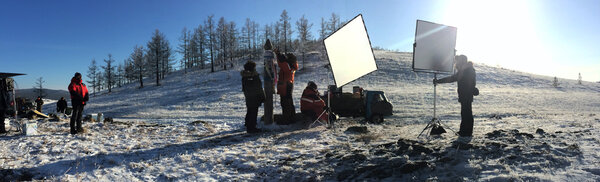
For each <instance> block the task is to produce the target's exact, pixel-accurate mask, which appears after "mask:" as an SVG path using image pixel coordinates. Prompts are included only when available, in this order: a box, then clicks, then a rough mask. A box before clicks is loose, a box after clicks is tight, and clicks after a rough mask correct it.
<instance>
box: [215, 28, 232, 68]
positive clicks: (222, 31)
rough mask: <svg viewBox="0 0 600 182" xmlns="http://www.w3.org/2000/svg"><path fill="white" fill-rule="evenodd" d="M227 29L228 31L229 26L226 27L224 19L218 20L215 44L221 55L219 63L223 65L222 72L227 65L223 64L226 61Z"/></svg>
mask: <svg viewBox="0 0 600 182" xmlns="http://www.w3.org/2000/svg"><path fill="white" fill-rule="evenodd" d="M227 29H229V26H228V25H227V22H225V18H224V17H221V18H220V19H219V23H218V24H217V34H218V36H217V42H218V43H219V49H218V52H219V53H220V54H221V56H220V57H221V61H220V63H221V64H223V70H227V64H225V60H226V59H227V55H226V53H227V42H228V40H227V38H228V37H227V31H228V30H227Z"/></svg>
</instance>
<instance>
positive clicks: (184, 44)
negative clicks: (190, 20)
mask: <svg viewBox="0 0 600 182" xmlns="http://www.w3.org/2000/svg"><path fill="white" fill-rule="evenodd" d="M190 34H191V33H190V32H189V31H188V30H187V28H186V27H183V30H181V37H179V40H180V41H181V43H180V44H179V46H178V47H177V52H178V53H180V54H181V55H182V56H183V57H182V58H181V60H180V61H181V62H180V63H181V65H182V67H183V73H187V69H188V68H189V67H190V62H191V61H190V57H191V51H190V48H191V46H190V42H191V36H190Z"/></svg>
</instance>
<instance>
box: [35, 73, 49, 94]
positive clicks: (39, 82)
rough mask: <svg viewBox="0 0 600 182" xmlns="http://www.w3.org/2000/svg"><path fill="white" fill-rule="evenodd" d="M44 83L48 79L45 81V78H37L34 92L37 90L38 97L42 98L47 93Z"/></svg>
mask: <svg viewBox="0 0 600 182" xmlns="http://www.w3.org/2000/svg"><path fill="white" fill-rule="evenodd" d="M44 83H46V81H44V78H42V77H40V78H38V79H36V80H35V85H34V86H33V88H34V90H33V92H35V93H36V94H37V95H38V97H41V98H44V97H46V95H47V94H46V91H44Z"/></svg>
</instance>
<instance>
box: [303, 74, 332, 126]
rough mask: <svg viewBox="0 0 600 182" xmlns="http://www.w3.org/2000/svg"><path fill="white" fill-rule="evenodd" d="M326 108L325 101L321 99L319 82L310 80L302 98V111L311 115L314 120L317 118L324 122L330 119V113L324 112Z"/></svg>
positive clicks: (308, 115)
mask: <svg viewBox="0 0 600 182" xmlns="http://www.w3.org/2000/svg"><path fill="white" fill-rule="evenodd" d="M324 110H325V101H323V99H321V96H320V95H319V90H317V84H315V82H312V81H310V82H308V86H306V88H305V89H304V92H302V98H301V99H300V111H301V112H302V114H304V115H305V116H307V117H309V118H310V119H311V123H312V121H315V120H316V119H317V118H319V120H321V121H323V122H327V121H328V119H327V118H328V114H327V113H323V111H324Z"/></svg>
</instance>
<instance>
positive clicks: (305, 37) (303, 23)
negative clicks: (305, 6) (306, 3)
mask: <svg viewBox="0 0 600 182" xmlns="http://www.w3.org/2000/svg"><path fill="white" fill-rule="evenodd" d="M296 28H297V30H298V40H299V41H300V52H301V53H302V67H304V64H305V62H304V60H305V57H304V53H305V51H306V43H307V42H308V41H309V40H310V39H312V35H311V34H310V29H311V28H312V23H308V20H307V19H306V18H304V15H302V17H300V19H298V21H296Z"/></svg>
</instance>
